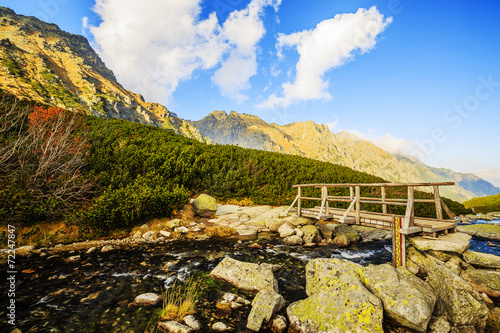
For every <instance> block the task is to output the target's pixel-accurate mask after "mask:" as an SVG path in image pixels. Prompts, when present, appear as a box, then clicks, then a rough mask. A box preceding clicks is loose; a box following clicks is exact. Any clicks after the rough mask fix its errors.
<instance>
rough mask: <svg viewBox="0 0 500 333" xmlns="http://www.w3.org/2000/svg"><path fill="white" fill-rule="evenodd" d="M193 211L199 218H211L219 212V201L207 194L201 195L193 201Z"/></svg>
mask: <svg viewBox="0 0 500 333" xmlns="http://www.w3.org/2000/svg"><path fill="white" fill-rule="evenodd" d="M193 210H194V213H195V214H196V215H198V216H201V217H210V216H212V215H213V214H214V213H215V212H216V211H217V201H216V200H215V198H213V197H211V196H209V195H207V194H200V195H199V196H198V197H197V198H196V199H194V201H193Z"/></svg>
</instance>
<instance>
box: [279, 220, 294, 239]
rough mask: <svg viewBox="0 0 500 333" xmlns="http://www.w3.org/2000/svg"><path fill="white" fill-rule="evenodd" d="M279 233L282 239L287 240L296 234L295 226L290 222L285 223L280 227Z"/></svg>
mask: <svg viewBox="0 0 500 333" xmlns="http://www.w3.org/2000/svg"><path fill="white" fill-rule="evenodd" d="M278 232H279V233H280V237H281V238H285V237H288V236H291V235H293V234H295V230H294V226H293V225H292V224H290V223H289V222H286V223H284V224H283V225H281V227H279V229H278Z"/></svg>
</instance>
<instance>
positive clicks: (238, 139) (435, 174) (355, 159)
mask: <svg viewBox="0 0 500 333" xmlns="http://www.w3.org/2000/svg"><path fill="white" fill-rule="evenodd" d="M191 124H192V125H194V126H195V127H196V128H197V129H198V130H199V131H200V133H201V134H202V135H203V136H206V137H207V138H209V139H211V140H213V141H214V142H216V143H222V144H236V145H239V146H242V147H247V148H256V149H263V150H268V151H278V152H283V153H288V154H294V155H300V156H304V157H309V158H314V159H318V160H321V161H326V162H332V163H336V164H340V165H344V166H347V167H350V168H352V169H354V170H358V171H363V172H366V173H369V174H372V175H375V176H379V177H382V178H384V179H387V180H389V181H393V182H423V181H424V182H438V181H439V182H441V181H453V182H455V183H456V184H457V185H455V186H452V187H450V186H446V187H445V186H443V187H441V194H442V195H443V196H445V197H448V198H450V199H454V200H457V201H464V200H467V199H470V198H473V197H476V196H484V195H491V194H496V193H498V192H500V189H498V188H497V187H495V186H493V185H492V184H491V183H489V182H487V181H485V180H483V179H481V178H479V177H477V176H476V175H473V174H464V173H458V172H454V171H451V170H447V169H438V168H432V167H429V166H427V165H425V164H423V163H421V162H420V161H418V160H416V159H414V158H413V157H410V156H404V155H392V154H390V153H388V152H386V151H385V150H383V149H380V148H379V147H377V146H375V145H374V144H372V143H371V142H369V141H366V140H362V139H360V138H358V137H356V136H355V135H352V134H349V133H346V132H340V133H338V134H334V133H332V132H331V131H330V130H329V128H328V127H327V126H326V125H322V124H316V123H314V122H312V121H306V122H296V123H293V124H289V125H284V126H280V125H276V124H268V123H266V122H265V121H263V120H262V119H260V118H258V117H257V116H252V115H246V114H238V113H236V112H234V111H231V112H230V113H229V114H227V113H226V112H224V111H214V112H212V113H211V114H210V115H208V116H206V117H205V118H203V119H201V120H199V121H192V122H191Z"/></svg>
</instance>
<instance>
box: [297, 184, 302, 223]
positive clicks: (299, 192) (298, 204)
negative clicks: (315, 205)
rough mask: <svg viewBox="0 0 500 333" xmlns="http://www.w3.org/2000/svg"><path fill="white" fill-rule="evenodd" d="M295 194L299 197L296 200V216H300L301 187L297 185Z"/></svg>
mask: <svg viewBox="0 0 500 333" xmlns="http://www.w3.org/2000/svg"><path fill="white" fill-rule="evenodd" d="M297 196H298V197H299V200H298V201H297V216H299V217H300V213H301V208H302V201H301V200H302V199H301V197H302V188H301V187H299V188H298V189H297Z"/></svg>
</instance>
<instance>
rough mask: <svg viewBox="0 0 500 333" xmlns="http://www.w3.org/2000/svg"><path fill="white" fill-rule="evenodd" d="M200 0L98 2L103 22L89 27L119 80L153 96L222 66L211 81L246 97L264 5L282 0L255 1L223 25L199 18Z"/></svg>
mask: <svg viewBox="0 0 500 333" xmlns="http://www.w3.org/2000/svg"><path fill="white" fill-rule="evenodd" d="M201 1H202V0H182V1H177V0H164V1H157V0H143V1H136V0H97V1H96V5H95V7H94V11H95V12H96V13H97V14H98V15H99V16H100V17H101V20H102V23H101V24H100V25H99V26H93V27H90V31H91V33H92V35H93V36H94V39H95V41H96V43H97V45H98V50H99V53H100V55H101V57H102V58H103V60H104V61H105V62H106V64H107V65H108V66H109V67H110V68H112V69H113V71H114V72H115V74H116V76H117V78H118V80H119V81H120V82H121V83H123V84H124V85H125V86H126V87H127V88H129V89H132V90H134V91H137V92H139V93H141V94H143V95H145V96H146V98H148V99H150V100H155V101H162V102H163V101H165V100H167V99H168V98H169V97H170V96H171V95H172V93H173V92H174V91H175V90H176V89H177V87H178V86H179V84H180V82H181V81H183V80H187V79H189V78H191V77H192V75H193V73H194V72H195V71H197V70H207V69H212V68H217V66H219V65H220V68H218V69H217V71H216V72H215V74H214V76H213V78H212V80H213V82H214V83H215V84H216V85H217V86H218V87H219V88H220V89H221V92H222V93H223V94H226V95H229V96H230V97H232V98H235V99H237V100H242V99H244V98H245V96H244V95H243V94H242V91H244V90H245V89H247V88H248V87H249V79H250V77H251V76H253V75H255V74H256V71H257V61H256V57H257V56H256V53H257V44H258V42H259V41H260V39H261V38H262V37H263V35H264V34H265V29H264V26H263V23H262V15H263V8H264V7H266V6H273V7H274V8H275V9H276V10H277V9H278V6H279V5H280V3H281V0H253V1H252V2H250V3H249V5H248V6H247V7H246V8H244V9H242V10H239V11H233V12H232V13H230V14H229V17H228V19H227V20H226V21H225V22H223V23H222V24H221V23H219V21H218V19H217V16H216V15H215V13H211V14H210V15H209V17H208V18H207V19H204V20H202V19H200V17H199V16H200V13H201Z"/></svg>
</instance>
